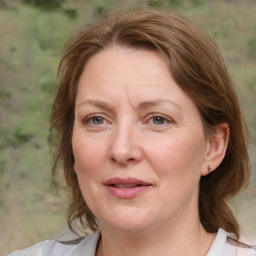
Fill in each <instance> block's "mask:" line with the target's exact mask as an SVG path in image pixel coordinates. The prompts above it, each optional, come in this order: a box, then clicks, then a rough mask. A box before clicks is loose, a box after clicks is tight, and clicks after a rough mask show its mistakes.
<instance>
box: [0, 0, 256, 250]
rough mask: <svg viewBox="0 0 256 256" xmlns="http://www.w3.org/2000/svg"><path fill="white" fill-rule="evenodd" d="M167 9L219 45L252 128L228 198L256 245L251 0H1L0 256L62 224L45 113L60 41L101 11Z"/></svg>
mask: <svg viewBox="0 0 256 256" xmlns="http://www.w3.org/2000/svg"><path fill="white" fill-rule="evenodd" d="M141 4H144V5H151V6H160V7H169V8H173V9H176V10H178V11H180V12H181V13H182V14H183V15H184V16H185V17H187V18H189V19H190V20H192V21H193V22H194V23H196V24H197V25H198V26H199V27H201V28H202V29H203V30H204V31H205V32H206V33H207V34H208V35H210V36H211V37H213V38H214V40H215V41H216V43H217V44H218V46H219V48H220V50H221V52H222V54H223V56H224V59H225V61H226V63H227V65H228V68H229V71H230V73H231V76H232V78H233V81H234V83H235V86H236V89H237V92H238V95H239V98H240V102H241V106H242V110H243V113H244V115H245V119H246V120H247V123H248V127H249V130H250V154H251V161H252V175H251V184H250V187H249V189H248V190H247V191H246V192H243V193H242V194H241V195H240V196H239V197H237V198H236V199H234V200H233V201H232V202H231V204H232V207H233V209H234V211H235V212H236V214H237V216H238V218H239V221H240V223H241V225H242V227H243V229H242V230H243V233H244V234H245V236H246V237H248V238H249V240H251V241H252V242H254V243H256V171H255V170H256V157H255V155H256V129H255V128H256V111H255V105H256V15H255V13H256V1H255V0H243V1H239V0H216V1H214V0H184V1H182V0H123V1H121V0H120V1H117V0H106V1H103V0H73V1H71V0H0V107H1V108H0V230H1V235H0V255H3V254H6V253H8V252H10V251H12V250H15V249H18V248H22V247H27V246H29V245H31V244H32V243H35V242H37V241H40V240H43V239H47V238H50V237H53V236H56V235H58V234H60V233H61V232H63V231H64V230H65V229H66V220H65V209H66V201H67V198H66V197H67V196H66V195H65V194H64V193H60V194H61V195H57V194H56V193H54V191H53V189H52V187H51V184H50V180H51V164H52V160H51V153H50V149H49V146H48V135H49V131H48V129H49V116H50V109H51V104H52V102H53V98H54V92H55V88H56V84H57V82H58V78H57V67H58V62H59V60H60V56H61V54H62V52H63V46H64V44H65V41H66V40H67V38H68V37H69V36H70V35H71V33H72V31H74V30H75V29H77V28H79V27H80V26H82V25H83V24H85V23H88V22H89V21H91V20H93V19H94V18H96V17H97V16H98V15H100V13H101V12H102V11H104V10H109V9H113V8H117V7H126V6H134V5H141Z"/></svg>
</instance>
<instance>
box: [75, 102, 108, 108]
mask: <svg viewBox="0 0 256 256" xmlns="http://www.w3.org/2000/svg"><path fill="white" fill-rule="evenodd" d="M82 105H93V106H95V107H98V108H102V109H107V110H110V109H111V105H109V104H108V103H106V102H104V101H99V100H86V101H83V102H81V103H79V104H78V105H77V107H80V106H82Z"/></svg>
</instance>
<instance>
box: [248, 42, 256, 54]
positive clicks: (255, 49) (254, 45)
mask: <svg viewBox="0 0 256 256" xmlns="http://www.w3.org/2000/svg"><path fill="white" fill-rule="evenodd" d="M247 44H248V54H249V57H250V58H256V37H251V38H248V39H247Z"/></svg>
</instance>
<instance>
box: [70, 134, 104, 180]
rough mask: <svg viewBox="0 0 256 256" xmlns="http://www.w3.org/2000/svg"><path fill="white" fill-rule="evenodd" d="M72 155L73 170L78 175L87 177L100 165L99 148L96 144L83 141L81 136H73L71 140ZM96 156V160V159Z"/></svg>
mask: <svg viewBox="0 0 256 256" xmlns="http://www.w3.org/2000/svg"><path fill="white" fill-rule="evenodd" d="M72 147H73V154H74V158H75V166H74V169H75V171H76V173H77V174H78V176H79V175H88V176H90V175H91V174H93V173H95V170H97V168H99V166H100V164H101V158H102V157H100V155H101V154H102V153H101V152H100V150H99V149H100V147H99V146H98V144H97V143H93V142H90V141H89V140H85V139H83V138H82V137H81V136H73V140H72ZM96 156H97V159H96Z"/></svg>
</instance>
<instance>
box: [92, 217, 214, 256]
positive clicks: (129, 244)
mask: <svg viewBox="0 0 256 256" xmlns="http://www.w3.org/2000/svg"><path fill="white" fill-rule="evenodd" d="M180 217H181V216H178V218H177V219H179V220H182V221H177V219H176V220H175V221H172V222H171V223H165V225H164V226H162V227H160V228H159V227H158V228H155V229H154V228H153V229H151V230H149V229H147V230H146V231H141V232H132V233H128V232H118V231H116V230H115V231H114V230H110V229H107V228H102V239H101V240H100V242H99V246H98V250H97V254H96V255H97V256H109V255H111V256H118V255H122V256H134V255H136V256H142V255H143V256H145V255H146V256H153V255H154V256H155V255H163V256H165V255H177V256H179V255H189V256H194V255H195V256H205V255H206V254H207V252H208V250H209V248H210V246H211V244H212V242H213V240H214V237H215V234H210V233H207V232H206V231H205V230H204V228H203V227H202V225H201V223H200V221H199V217H198V218H195V216H190V217H189V218H188V216H187V215H185V216H184V217H185V218H180Z"/></svg>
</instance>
